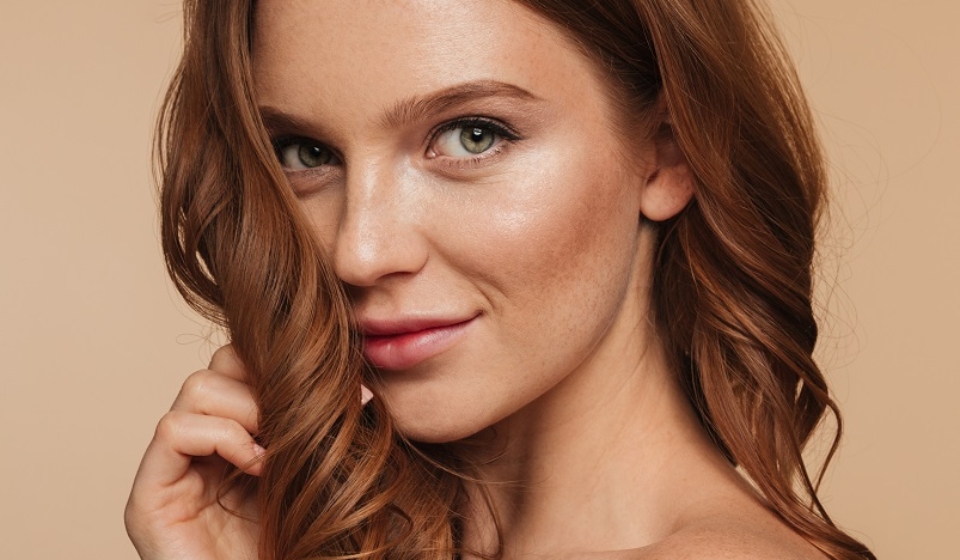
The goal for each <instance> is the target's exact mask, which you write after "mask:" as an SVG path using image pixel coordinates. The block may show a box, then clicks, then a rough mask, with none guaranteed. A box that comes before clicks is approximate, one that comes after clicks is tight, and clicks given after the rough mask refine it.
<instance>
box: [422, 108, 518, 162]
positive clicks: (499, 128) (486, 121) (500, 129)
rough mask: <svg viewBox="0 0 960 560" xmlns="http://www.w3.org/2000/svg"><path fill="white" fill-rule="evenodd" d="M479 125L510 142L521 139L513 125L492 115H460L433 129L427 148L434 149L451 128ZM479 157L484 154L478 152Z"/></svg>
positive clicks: (428, 138) (478, 126)
mask: <svg viewBox="0 0 960 560" xmlns="http://www.w3.org/2000/svg"><path fill="white" fill-rule="evenodd" d="M472 126H473V127H477V128H487V129H489V130H490V131H492V132H493V133H494V134H496V135H497V136H500V137H501V138H502V139H503V140H505V141H508V142H516V141H517V140H521V137H520V135H519V134H517V132H515V131H514V130H513V129H512V128H511V127H509V126H508V125H506V124H505V123H503V122H501V121H499V120H497V119H493V118H491V117H484V116H480V115H476V116H469V117H458V118H456V119H453V120H451V121H447V122H445V123H443V124H441V125H440V126H438V127H436V128H435V129H433V131H432V132H431V133H430V135H429V136H428V137H427V150H428V152H429V150H431V149H432V147H433V144H434V143H435V142H436V141H437V139H438V138H440V136H441V135H442V134H443V133H445V132H449V131H451V130H455V129H457V128H467V127H472ZM478 157H479V158H481V159H482V158H483V157H484V156H483V154H478Z"/></svg>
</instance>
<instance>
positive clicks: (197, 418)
mask: <svg viewBox="0 0 960 560" xmlns="http://www.w3.org/2000/svg"><path fill="white" fill-rule="evenodd" d="M263 453H264V450H263V448H262V447H260V446H259V445H257V443H256V442H255V441H254V440H253V437H252V436H251V435H250V434H249V433H247V431H246V430H245V429H244V428H243V427H242V426H241V425H240V424H239V423H237V422H235V421H233V420H229V419H226V418H220V417H216V416H205V415H202V414H193V413H189V412H181V411H172V412H168V413H167V414H166V415H164V417H163V418H161V419H160V423H159V424H157V432H156V435H155V436H154V438H153V441H151V442H150V446H149V447H148V448H147V452H146V453H145V454H144V457H143V463H142V464H141V467H140V471H141V472H140V473H138V475H137V478H138V479H142V480H144V481H149V482H150V484H151V485H159V486H161V487H162V486H169V485H171V484H174V483H175V482H177V481H178V480H180V479H181V478H183V476H184V474H186V472H187V471H188V470H189V469H190V465H191V462H192V461H193V458H194V457H208V456H211V455H214V454H216V455H219V456H220V457H222V458H223V459H224V460H226V461H227V462H229V463H231V464H232V465H234V466H236V467H238V468H239V469H241V470H242V471H243V472H245V473H247V474H251V475H255V476H257V475H259V474H260V471H261V469H262V465H261V458H262V457H263Z"/></svg>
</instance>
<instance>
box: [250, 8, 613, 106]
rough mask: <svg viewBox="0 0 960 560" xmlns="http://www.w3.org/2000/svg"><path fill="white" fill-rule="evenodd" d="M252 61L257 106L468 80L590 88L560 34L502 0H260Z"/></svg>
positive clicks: (579, 59)
mask: <svg viewBox="0 0 960 560" xmlns="http://www.w3.org/2000/svg"><path fill="white" fill-rule="evenodd" d="M253 65H254V68H253V69H254V78H255V82H256V88H257V93H258V97H259V98H260V100H261V102H262V103H264V104H282V105H284V106H293V107H296V108H298V109H303V110H323V112H324V113H327V112H330V110H332V109H335V110H336V111H335V112H337V113H338V114H341V115H349V114H351V113H358V112H364V111H370V110H371V108H374V107H376V108H381V107H384V106H388V105H389V104H391V103H394V102H396V100H397V99H400V98H406V97H410V96H417V95H423V94H426V93H429V92H431V91H435V90H439V89H443V88H446V87H450V86H452V85H456V84H458V83H463V82H468V81H477V80H496V81H501V82H507V83H511V84H514V85H516V86H518V87H521V88H523V89H526V90H528V91H531V92H532V93H534V94H535V95H538V96H541V97H551V96H565V95H566V96H569V95H574V96H583V97H584V99H583V100H581V101H580V102H588V103H589V102H591V101H592V102H596V96H595V94H596V93H598V92H597V91H596V90H595V88H592V87H591V86H593V85H596V84H594V83H592V82H593V67H592V63H591V62H590V61H589V60H588V59H587V58H586V57H585V56H583V55H582V54H581V53H580V51H579V50H578V49H577V48H576V47H575V46H574V45H573V43H572V42H571V41H570V40H569V39H568V38H567V37H566V35H565V34H564V33H563V32H561V31H560V30H559V29H558V28H557V27H556V26H554V25H553V24H552V23H550V22H548V21H547V20H545V19H543V18H541V17H540V16H538V15H536V14H534V13H533V12H531V11H530V10H528V9H527V8H525V7H523V6H521V5H520V4H518V3H516V2H513V1H510V0H262V1H260V2H257V8H256V14H255V19H254V46H253ZM591 96H593V97H592V98H591Z"/></svg>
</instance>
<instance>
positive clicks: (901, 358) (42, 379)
mask: <svg viewBox="0 0 960 560" xmlns="http://www.w3.org/2000/svg"><path fill="white" fill-rule="evenodd" d="M957 6H960V4H957V3H955V2H953V1H952V0H920V1H914V2H903V1H900V0H794V1H793V2H787V1H786V0H776V2H775V5H774V7H775V11H776V13H777V16H778V18H779V20H780V21H781V24H782V27H783V28H784V30H785V34H786V37H787V41H788V43H789V45H790V47H791V49H792V50H793V51H794V52H795V54H796V56H797V59H798V63H799V67H800V71H801V73H802V75H803V78H804V80H805V83H806V85H807V87H808V89H809V93H810V96H811V99H812V101H813V104H814V106H815V108H816V110H817V113H818V115H819V120H820V121H821V123H822V127H823V130H824V135H825V138H826V140H827V143H828V146H829V149H830V153H831V164H832V168H833V172H834V176H835V180H836V194H835V198H836V200H837V201H838V202H840V203H841V204H840V206H838V211H837V212H836V213H835V214H834V216H833V218H834V219H833V222H834V224H835V227H834V230H833V234H832V237H831V242H830V244H829V245H828V246H826V247H825V259H826V263H827V266H826V267H825V269H824V270H825V273H824V276H825V278H826V281H825V283H824V286H828V287H829V289H827V290H823V293H824V294H825V297H824V306H825V308H826V315H827V316H828V319H829V322H830V326H829V327H828V329H827V336H826V338H825V341H824V346H823V351H822V354H823V357H824V359H825V363H826V365H827V367H828V368H829V370H830V376H831V377H832V379H833V382H834V386H835V387H836V391H837V394H838V398H839V401H840V402H841V405H842V406H843V408H844V411H845V413H846V419H847V438H846V440H845V444H844V446H843V449H842V452H841V455H840V457H839V460H838V461H837V463H836V465H835V469H834V470H833V471H832V475H831V476H830V477H829V478H828V482H827V485H826V487H825V491H824V499H825V501H826V502H827V504H828V506H829V507H830V508H831V510H832V512H833V513H834V515H835V517H836V519H837V520H838V522H839V523H840V524H841V525H843V526H846V527H849V528H851V529H852V530H853V531H854V533H855V534H856V535H858V536H860V537H862V538H863V539H864V540H865V541H866V542H867V543H869V544H870V545H872V546H873V547H874V548H875V550H876V552H877V553H878V555H879V556H880V557H882V558H891V559H892V558H903V559H912V558H924V559H942V560H948V559H953V558H957V552H956V550H957V546H956V544H955V542H954V540H955V535H954V533H953V532H954V531H955V530H957V527H958V526H960V504H958V502H960V477H958V474H960V445H958V435H957V430H958V428H960V421H958V417H960V414H958V412H957V404H956V403H957V397H956V395H957V394H958V393H960V368H958V366H957V360H956V359H954V353H955V349H956V347H957V345H958V344H960V342H958V340H957V338H958V335H960V328H958V326H957V320H956V318H957V317H958V316H960V297H958V296H957V293H956V291H955V290H956V289H957V287H958V286H960V262H958V260H960V259H958V241H960V225H958V223H960V220H958V215H960V212H958V209H960V184H958V179H960V173H958V171H957V168H956V166H957V164H958V163H960V70H958V68H960V39H958V33H957V29H956V24H957V22H958V21H960V8H958V7H957ZM178 40H179V5H178V2H176V1H175V0H86V1H82V2H81V1H75V0H70V1H68V0H59V1H53V2H13V0H2V7H0V80H2V81H0V248H2V252H0V255H2V261H0V372H2V373H0V374H2V382H0V436H2V440H0V557H2V558H10V559H13V558H17V559H33V558H37V559H57V558H98V559H99V558H134V557H135V554H134V551H133V549H132V547H131V546H130V545H129V544H128V543H127V541H126V537H125V535H124V532H123V524H122V521H121V512H122V509H123V504H124V501H125V499H126V494H127V492H128V487H129V485H130V482H131V479H132V477H133V474H134V471H135V469H136V466H137V464H138V461H139V458H140V454H141V452H142V450H143V448H144V446H145V445H146V443H147V442H148V440H149V438H150V436H151V434H152V430H153V426H154V423H155V422H156V420H157V419H158V418H159V417H160V415H161V414H162V413H163V412H164V411H165V410H166V409H167V407H168V405H169V403H170V401H171V400H172V398H173V397H174V395H175V394H176V391H177V388H178V387H179V385H180V382H181V380H182V379H183V377H184V376H186V375H187V374H188V373H189V372H191V371H193V370H195V369H198V368H200V367H202V366H203V364H204V363H205V359H206V358H207V356H208V355H209V353H210V351H211V349H212V346H213V343H212V342H211V341H209V340H208V337H207V334H208V330H207V328H206V327H205V326H204V325H203V324H202V323H201V322H198V321H197V320H196V319H195V318H194V317H193V316H192V315H190V314H189V313H188V312H187V311H186V310H185V309H184V306H183V304H182V303H180V302H179V301H178V299H177V297H176V296H175V294H174V293H173V291H172V289H171V288H170V286H169V284H168V283H167V281H166V278H165V276H164V272H163V267H162V263H161V256H160V252H159V249H158V241H157V233H156V222H157V220H156V215H155V204H154V193H153V190H152V186H151V180H150V174H149V172H148V162H149V151H150V134H151V127H152V123H153V119H154V114H155V112H156V109H157V106H158V96H159V92H160V90H161V87H162V85H163V84H164V82H165V80H166V79H167V78H168V77H169V75H170V73H171V71H172V68H173V64H174V59H175V56H176V54H177V50H178ZM826 296H829V297H826Z"/></svg>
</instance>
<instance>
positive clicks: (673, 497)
mask: <svg viewBox="0 0 960 560" xmlns="http://www.w3.org/2000/svg"><path fill="white" fill-rule="evenodd" d="M255 22H256V25H255V37H254V57H253V64H254V67H253V72H254V77H255V87H256V93H257V97H258V100H259V103H260V108H261V112H262V113H263V114H264V116H265V120H266V122H267V124H268V128H269V130H270V134H271V136H272V137H273V138H274V140H275V141H278V142H279V144H280V149H279V150H278V151H279V152H280V159H281V165H282V166H283V167H284V170H285V172H286V173H287V177H288V180H289V183H290V187H291V188H292V189H293V191H294V192H295V193H296V195H297V196H298V197H299V200H300V205H301V209H302V211H303V214H304V216H305V217H306V218H307V219H309V220H310V222H311V223H312V224H313V227H314V229H315V232H316V235H317V238H318V239H319V241H320V242H321V244H322V245H323V246H324V247H325V249H326V250H327V251H328V254H329V255H331V258H332V260H333V264H334V268H335V271H336V273H337V274H338V276H339V277H340V279H341V280H342V281H343V282H345V283H346V284H347V285H348V286H349V287H350V292H351V294H352V296H353V299H354V304H355V306H356V309H357V314H358V315H359V316H361V317H365V316H377V317H383V316H397V315H404V316H409V315H413V316H434V315H438V314H439V315H443V316H456V317H468V318H472V317H475V319H474V320H473V321H471V322H470V324H469V325H468V326H467V328H466V330H465V332H464V334H463V336H461V337H460V338H459V339H458V340H457V342H456V344H454V345H453V346H452V347H450V348H449V349H447V350H445V351H443V352H441V353H439V354H438V355H436V356H432V357H431V358H429V359H427V360H425V361H423V362H421V363H418V364H416V365H414V366H412V367H409V368H404V369H402V370H399V371H383V372H381V373H382V375H381V376H380V377H379V378H378V379H375V380H370V384H371V386H372V388H373V389H374V393H375V394H376V397H375V398H380V399H383V400H384V401H385V403H386V404H387V406H388V408H389V409H390V411H391V413H392V414H393V416H394V417H395V419H396V421H397V423H398V425H399V427H400V428H401V429H402V430H403V431H404V432H405V433H406V434H407V435H408V436H409V437H411V438H414V439H419V440H423V441H432V442H447V441H454V440H458V439H461V438H464V437H467V436H471V435H474V434H478V433H479V434H480V436H479V437H482V438H485V439H484V441H489V442H490V444H489V445H488V446H487V447H485V448H480V449H478V451H477V453H478V455H479V456H478V457H477V459H479V460H481V461H482V460H484V459H487V458H488V457H485V456H484V454H490V456H491V457H492V456H493V455H496V456H497V459H496V460H495V461H491V462H490V463H489V465H488V466H487V467H485V470H484V471H483V472H482V473H481V475H482V478H484V479H485V480H488V481H491V482H509V483H511V484H499V485H492V486H491V487H490V488H491V491H492V493H493V500H494V503H495V505H496V509H497V511H498V512H499V513H500V514H501V516H502V522H503V527H504V531H505V532H504V535H503V536H504V541H503V542H504V546H505V549H504V550H505V557H506V558H534V557H549V558H597V559H620V558H671V559H675V558H681V559H682V558H743V559H751V558H796V559H808V558H821V557H822V556H820V555H819V553H817V552H816V551H815V549H813V547H812V546H810V545H809V544H808V543H806V542H805V541H804V540H803V539H802V538H800V537H799V536H797V535H796V534H794V533H792V532H791V531H790V530H789V529H788V528H787V527H786V526H784V525H783V524H782V523H780V522H779V521H778V520H777V519H776V518H775V517H774V516H773V515H772V514H771V513H770V512H769V511H768V510H766V509H765V508H764V507H763V505H762V502H761V500H760V499H759V498H758V497H757V495H756V494H755V493H754V492H753V490H752V489H751V487H750V486H749V484H747V483H746V482H745V481H744V480H743V479H742V478H741V477H740V476H739V475H738V474H737V472H736V471H735V469H734V468H733V467H732V466H731V465H730V464H729V463H728V462H727V461H726V460H725V459H724V458H723V457H722V456H721V454H720V453H719V452H718V450H717V449H716V447H715V446H714V445H713V444H712V443H711V442H710V441H709V439H708V438H707V436H706V435H705V433H704V432H703V430H702V428H701V427H700V425H699V423H698V421H697V420H696V417H695V415H694V413H693V411H692V409H691V407H690V405H689V403H688V402H687V400H686V398H685V397H684V396H683V394H682V392H681V391H680V389H679V387H678V386H677V383H676V382H675V378H674V375H673V373H672V372H671V371H670V369H669V368H668V367H667V365H666V362H665V360H664V357H663V353H662V349H661V348H660V346H659V345H658V343H657V339H656V333H655V332H654V330H653V328H652V326H651V325H652V320H651V317H650V312H649V309H650V302H649V291H650V277H651V274H650V272H651V266H652V264H651V262H652V253H653V249H654V241H655V236H656V222H657V221H660V220H664V219H667V218H669V217H671V216H673V215H674V214H676V213H677V212H679V211H680V210H681V209H682V208H683V207H684V206H685V205H686V204H687V203H688V202H689V200H690V197H691V195H692V192H691V188H690V184H691V182H690V176H689V171H688V169H687V167H686V165H685V162H684V160H683V158H682V155H680V154H679V151H678V150H677V148H676V146H675V145H674V144H673V143H672V142H671V140H670V138H669V136H666V137H660V138H659V139H658V140H657V141H653V140H651V139H650V137H649V135H647V134H644V133H642V131H640V132H638V134H637V135H636V136H635V137H633V138H630V137H625V136H624V135H622V134H620V133H618V132H617V130H618V128H617V127H616V126H615V123H616V122H618V115H616V114H615V112H614V109H613V105H612V104H611V102H610V99H609V90H608V88H607V87H606V83H605V82H604V78H603V77H602V76H601V75H599V73H598V71H597V68H596V67H595V65H594V64H593V62H592V61H591V60H589V59H588V58H587V57H585V56H584V55H583V54H581V52H580V51H578V50H577V49H576V48H575V46H574V45H573V44H572V43H571V42H570V41H569V40H568V39H567V37H566V36H565V35H564V34H563V32H562V31H560V30H559V29H557V28H555V27H554V26H553V25H552V24H550V23H548V22H546V21H545V20H543V19H541V18H539V17H538V16H536V15H534V14H532V13H531V12H529V11H527V10H526V9H524V8H522V7H520V6H519V5H516V4H514V3H512V2H508V1H505V0H492V1H487V2H462V1H457V0H423V1H405V2H396V1H389V2H388V1H372V0H370V1H359V0H328V1H324V2H316V1H291V0H284V1H279V0H265V1H262V2H259V3H258V8H257V14H256V19H255ZM465 85H466V86H465ZM464 87H466V89H465V90H464ZM451 88H453V90H456V88H460V89H459V90H456V91H459V94H458V95H457V96H456V97H455V98H450V97H449V95H448V96H447V98H445V102H444V103H436V102H433V103H430V102H424V101H425V100H431V99H433V100H436V99H437V98H438V96H441V97H442V96H443V95H445V94H449V93H450V92H451V91H453V90H452V89H451ZM519 90H522V92H523V93H519V94H518V91H519ZM418 108H419V109H420V110H414V109H418ZM475 117H484V118H487V119H490V120H491V121H493V122H495V123H498V126H499V125H503V127H504V128H505V129H506V130H508V131H509V134H501V135H499V136H495V135H493V133H492V129H491V128H490V127H489V126H488V125H487V124H484V123H475V122H471V123H470V124H469V126H468V128H477V127H479V128H483V130H484V134H485V136H484V138H486V139H487V140H490V139H491V138H492V141H491V146H490V147H489V148H488V149H485V150H484V151H482V153H480V154H471V153H469V150H468V151H466V152H465V151H464V145H463V144H462V143H461V141H460V135H459V133H460V132H461V130H462V128H453V129H451V130H452V132H451V131H450V130H447V129H444V128H443V127H444V126H445V125H448V124H449V123H451V122H455V121H456V120H457V119H461V118H471V119H472V118H475ZM651 124H652V125H654V126H655V125H657V124H661V123H656V122H653V123H651ZM667 124H669V122H667ZM485 127H486V128H485ZM652 129H653V128H652V127H651V130H652ZM438 130H441V131H443V132H441V133H439V134H438V132H437V131H438ZM300 148H305V149H308V152H307V154H308V155H310V156H311V157H313V156H316V157H317V159H310V158H307V159H306V160H304V159H303V158H301V155H302V152H301V150H300ZM310 150H312V151H310ZM317 163H319V165H315V164H317ZM255 418H256V414H255V406H254V404H253V399H252V397H251V396H250V393H249V390H248V389H247V388H246V386H245V385H244V383H243V367H242V364H240V363H239V361H238V360H237V358H236V356H235V354H234V353H233V351H232V349H230V347H225V348H224V349H222V350H221V351H219V352H218V353H217V354H216V355H215V356H214V360H213V363H212V364H211V366H210V369H209V370H204V371H201V372H197V373H195V374H194V375H193V376H191V377H190V378H189V379H188V381H187V383H186V384H185V385H184V390H183V391H182V392H181V395H180V396H179V397H178V399H177V401H176V402H175V403H174V406H173V409H172V411H171V413H170V414H168V415H167V416H166V417H164V419H163V420H161V422H160V425H159V427H158V430H157V435H156V437H155V439H154V441H153V442H152V443H151V445H150V447H149V449H148V450H147V453H146V455H145V457H144V461H143V464H142V466H141V470H140V472H139V473H138V476H137V480H136V482H135V485H134V489H133V492H132V494H131V499H130V503H129V504H128V509H127V525H128V530H129V531H130V534H131V537H132V539H133V541H134V543H135V545H136V546H137V549H138V551H139V552H140V554H141V556H142V557H143V558H151V559H153V558H202V559H206V558H210V559H213V558H243V557H253V556H252V554H253V552H252V551H253V550H255V544H256V534H255V528H254V527H252V526H251V525H250V524H248V523H247V522H245V521H242V520H238V519H237V518H236V517H233V516H230V515H228V514H225V513H224V512H223V511H222V510H220V509H219V508H218V506H217V505H216V503H215V501H214V500H213V497H212V493H213V491H212V490H211V489H215V488H216V487H217V485H218V484H219V478H218V473H220V472H222V469H221V467H222V466H223V465H224V464H225V461H226V462H229V463H232V464H235V465H238V466H241V467H243V468H244V469H245V470H246V472H247V473H249V474H252V475H256V474H257V473H258V472H259V467H258V466H257V465H256V458H257V456H258V454H259V452H260V450H258V448H257V447H256V444H255V443H254V441H253V438H252V436H251V434H255V433H256V425H255ZM491 427H492V428H494V429H493V430H491V429H490V428H491ZM198 457H203V459H198ZM228 501H229V502H230V503H231V505H233V506H234V507H237V508H238V509H241V510H249V509H250V508H252V504H251V503H250V502H249V501H248V499H247V498H246V497H245V496H240V495H236V496H228ZM474 513H475V516H474V517H471V518H474V519H477V522H476V523H472V524H468V525H467V526H466V527H465V539H466V543H467V544H468V545H470V546H476V547H479V548H481V549H482V548H484V547H487V546H490V544H491V543H492V542H493V531H492V525H491V522H490V520H489V519H488V518H487V517H486V514H485V512H484V511H483V510H478V511H476V512H474ZM244 555H247V556H244Z"/></svg>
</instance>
